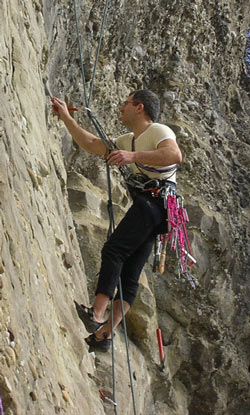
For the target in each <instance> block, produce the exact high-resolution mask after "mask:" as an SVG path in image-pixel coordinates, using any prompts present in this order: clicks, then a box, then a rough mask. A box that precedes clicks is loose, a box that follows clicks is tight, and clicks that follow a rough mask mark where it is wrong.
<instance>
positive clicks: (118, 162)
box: [107, 150, 135, 167]
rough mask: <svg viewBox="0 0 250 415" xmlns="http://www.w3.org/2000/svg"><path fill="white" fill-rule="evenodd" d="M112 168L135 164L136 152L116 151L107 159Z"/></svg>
mask: <svg viewBox="0 0 250 415" xmlns="http://www.w3.org/2000/svg"><path fill="white" fill-rule="evenodd" d="M107 160H108V163H109V164H110V165H111V166H118V167H120V166H124V164H131V163H134V162H135V152H133V151H125V150H114V151H112V152H111V153H110V154H109V155H108V157H107Z"/></svg>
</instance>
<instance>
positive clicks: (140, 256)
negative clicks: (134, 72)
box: [53, 89, 182, 352]
mask: <svg viewBox="0 0 250 415" xmlns="http://www.w3.org/2000/svg"><path fill="white" fill-rule="evenodd" d="M53 105H54V108H55V107H56V110H57V114H58V115H59V118H60V119H61V120H62V121H63V122H64V124H65V126H66V128H67V129H68V131H69V133H70V134H71V135H72V137H73V139H74V141H75V142H76V143H77V144H78V145H79V146H80V147H81V148H83V149H84V150H86V151H87V152H89V153H94V154H97V155H100V156H105V157H106V159H107V161H108V163H109V164H110V165H111V166H118V167H120V166H123V165H125V164H126V165H129V166H130V167H131V169H132V171H133V173H134V174H135V175H136V174H139V176H140V177H142V178H144V180H145V181H149V180H150V179H157V180H158V183H160V184H161V185H163V184H165V183H166V182H167V183H168V184H169V185H171V186H172V187H173V188H174V189H175V188H176V173H175V170H173V166H174V165H175V164H178V163H181V161H182V154H181V151H180V149H179V146H178V144H177V143H176V137H175V134H174V132H173V131H172V130H171V129H170V128H169V127H168V126H166V125H163V124H160V123H158V122H157V120H158V118H159V113H160V100H159V98H158V96H157V95H156V94H155V93H154V92H152V91H150V90H148V89H143V90H137V91H133V92H131V93H130V95H129V96H128V97H127V98H126V100H125V102H124V103H123V104H122V105H121V107H120V118H121V121H122V123H123V124H124V126H126V127H127V128H128V130H129V131H130V132H129V133H127V134H124V135H121V136H119V137H118V138H117V139H114V142H115V144H116V147H117V149H115V150H114V151H111V152H110V153H109V152H108V151H107V147H106V145H105V144H104V142H103V141H102V140H101V139H100V138H99V137H97V136H95V135H94V134H92V133H90V132H88V131H86V130H85V129H83V128H82V127H81V126H79V124H78V123H77V122H76V121H75V120H74V119H73V118H72V117H71V115H70V113H69V111H68V108H67V105H66V103H65V102H64V101H61V100H60V99H58V98H54V99H53ZM132 142H133V146H132ZM144 167H145V169H146V168H147V167H148V168H149V169H150V168H151V169H152V171H147V170H143V169H144ZM132 198H133V204H132V206H131V207H130V208H129V210H128V211H127V213H126V214H125V216H124V218H123V219H122V220H121V222H120V223H119V224H118V226H117V227H116V229H115V230H114V232H113V233H112V234H111V236H110V238H109V239H108V240H107V241H106V243H105V244H104V246H103V249H102V255H101V268H100V274H99V279H98V283H97V288H96V292H95V295H96V296H95V301H94V304H93V306H92V307H86V306H84V305H80V304H78V303H77V302H75V305H76V309H77V312H78V315H79V317H80V319H81V320H82V321H83V323H84V325H85V327H86V330H87V331H88V332H89V333H91V335H89V337H87V338H86V339H85V341H86V343H87V344H88V345H89V351H92V350H97V351H102V352H106V351H108V349H109V348H110V345H111V341H112V340H111V337H112V335H111V316H109V317H108V320H106V321H104V316H105V311H106V308H107V306H108V304H109V301H110V300H111V299H112V298H113V296H114V294H115V298H114V303H113V329H114V330H115V329H116V327H117V326H118V325H119V323H120V322H121V320H122V309H121V300H120V292H119V284H118V282H119V277H120V278H121V286H122V297H123V308H124V313H125V314H126V313H127V312H128V310H129V309H130V307H131V305H132V304H133V302H134V300H135V298H136V293H137V289H138V281H139V277H140V274H141V271H142V268H143V266H144V264H145V263H146V261H147V259H148V257H149V255H150V253H151V250H152V247H153V244H154V240H155V236H156V235H157V233H166V223H167V222H166V210H165V209H164V206H163V199H162V200H160V198H157V197H153V196H152V193H151V192H146V191H145V192H143V191H141V190H139V191H138V190H135V191H133V193H132ZM163 228H164V229H165V232H163V231H162V229H163ZM116 289H117V292H116ZM115 292H116V293H115Z"/></svg>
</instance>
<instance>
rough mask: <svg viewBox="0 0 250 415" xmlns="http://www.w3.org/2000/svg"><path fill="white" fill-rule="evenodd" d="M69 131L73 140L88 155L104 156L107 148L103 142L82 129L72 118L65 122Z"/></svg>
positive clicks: (65, 119)
mask: <svg viewBox="0 0 250 415" xmlns="http://www.w3.org/2000/svg"><path fill="white" fill-rule="evenodd" d="M63 122H64V124H65V126H66V128H67V130H68V131H69V133H70V134H71V135H72V138H73V140H74V141H75V142H76V143H77V144H78V145H79V146H80V147H81V148H83V149H84V150H86V151H87V152H88V153H94V154H99V155H104V154H105V152H106V146H105V144H104V143H103V142H102V140H101V139H100V138H98V137H96V136H95V135H94V134H92V133H90V132H89V131H87V130H84V129H83V128H82V127H80V126H79V125H78V124H77V122H76V121H75V120H74V118H72V117H71V116H68V117H65V118H64V120H63Z"/></svg>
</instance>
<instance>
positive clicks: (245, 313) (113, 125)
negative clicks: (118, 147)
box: [0, 0, 250, 415]
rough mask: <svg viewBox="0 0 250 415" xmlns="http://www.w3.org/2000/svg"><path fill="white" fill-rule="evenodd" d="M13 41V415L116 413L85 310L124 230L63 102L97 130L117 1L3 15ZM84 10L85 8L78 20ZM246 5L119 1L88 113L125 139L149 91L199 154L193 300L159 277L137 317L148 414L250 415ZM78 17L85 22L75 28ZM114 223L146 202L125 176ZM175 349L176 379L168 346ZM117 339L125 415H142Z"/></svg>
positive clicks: (140, 390)
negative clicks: (132, 107)
mask: <svg viewBox="0 0 250 415" xmlns="http://www.w3.org/2000/svg"><path fill="white" fill-rule="evenodd" d="M0 3H1V17H0V19H1V20H0V21H1V29H0V30H1V36H0V47H1V56H0V87H1V95H0V104H1V107H0V220H1V233H0V247H1V256H0V305H1V307H0V334H1V341H0V394H1V396H2V399H3V406H4V410H5V414H6V415H24V414H25V415H29V414H32V415H38V414H39V415H40V414H46V415H50V414H51V415H52V414H57V413H58V414H60V413H61V414H62V413H67V414H74V415H79V414H81V415H89V414H95V415H101V414H112V413H114V408H113V405H111V404H110V403H109V402H108V401H102V400H101V397H100V394H99V392H98V391H99V390H103V391H104V393H105V394H106V395H107V396H109V397H111V396H112V370H111V366H112V362H111V354H110V353H108V354H106V355H101V354H89V353H88V348H87V347H86V346H85V342H84V341H83V339H84V337H86V336H87V332H86V331H85V328H84V326H83V325H82V323H81V321H80V320H79V318H78V316H77V313H76V311H75V308H74V299H75V300H77V301H78V302H80V303H83V304H86V305H89V304H91V303H92V301H93V298H94V289H95V284H96V279H97V273H98V270H99V265H100V251H101V248H102V245H103V243H104V241H105V240H106V236H107V230H108V226H109V217H108V212H107V199H108V195H107V179H106V171H105V163H104V160H103V159H102V158H98V157H96V156H93V155H89V154H86V153H85V152H84V151H83V150H80V149H79V148H78V147H77V145H75V144H73V142H72V139H71V137H70V135H69V134H68V133H67V131H66V130H65V128H64V126H63V124H62V123H61V122H60V121H59V120H58V119H57V117H56V116H54V115H53V113H52V109H51V103H50V97H49V91H51V93H52V94H53V95H55V96H58V97H60V98H62V99H65V100H66V101H67V103H68V104H69V105H74V106H77V107H79V108H81V109H82V111H79V112H78V113H77V114H75V115H74V116H75V118H76V119H77V120H78V122H80V123H81V124H82V125H83V126H84V127H85V128H87V129H89V130H91V131H92V132H94V133H95V129H94V127H93V126H92V125H91V123H90V120H89V118H88V117H87V114H86V111H85V109H84V108H85V106H87V105H86V103H85V102H84V91H83V84H82V77H81V62H80V55H79V49H78V39H77V31H76V21H75V16H78V18H79V22H78V26H79V33H80V36H81V45H82V51H83V59H84V62H83V64H84V70H85V75H86V81H87V83H86V90H87V95H88V93H89V91H90V85H91V83H90V80H91V74H92V70H93V65H94V61H95V56H96V51H97V47H98V40H99V36H100V31H101V23H102V16H103V11H104V5H105V4H104V1H101V2H94V1H92V0H86V1H85V2H82V1H81V2H80V1H79V2H77V1H76V2H75V1H69V0H65V1H61V2H56V1H55V2H51V1H49V0H43V1H42V0H31V1H23V0H9V1H6V0H2V1H1V2H0ZM75 5H76V9H75ZM249 9H250V5H249V2H248V1H247V0H240V1H237V2H235V1H232V0H229V1H228V2H226V3H225V2H223V1H221V0H218V1H217V2H214V1H211V0H208V1H202V0H192V1H191V2H185V1H182V0H180V1H178V2H176V1H171V2H170V1H168V0H165V1H163V0H156V1H154V2H152V1H150V0H145V1H144V2H139V1H137V0H132V1H128V0H123V1H114V2H110V5H109V7H108V13H107V21H106V26H105V32H104V36H103V41H102V45H101V49H100V57H99V60H98V63H97V67H96V75H95V82H94V87H93V91H92V95H91V97H90V98H91V99H90V101H89V106H91V108H92V110H93V113H95V114H96V115H98V119H99V121H100V122H101V124H102V125H103V127H104V129H105V131H106V133H107V135H108V136H109V137H112V136H117V134H120V133H122V132H123V131H124V127H123V126H122V125H121V124H120V121H119V104H120V103H121V102H122V101H123V100H124V99H125V98H126V96H127V95H128V93H130V92H131V91H132V90H134V89H140V88H143V87H147V88H149V89H152V90H154V91H155V92H156V93H157V94H158V95H159V97H160V99H161V107H162V113H161V120H160V121H161V122H163V123H166V124H168V125H169V126H170V127H171V128H172V129H173V130H174V131H175V133H176V135H177V140H178V143H179V145H180V147H181V149H182V152H183V155H184V162H183V163H182V165H181V167H180V169H179V173H178V182H179V192H180V193H181V194H182V195H183V196H184V198H185V202H186V207H187V209H188V213H189V217H190V224H189V234H190V239H191V242H192V248H193V252H194V255H195V257H196V259H197V261H198V264H197V266H195V267H194V270H193V273H194V275H195V277H196V278H197V279H198V281H199V286H198V287H197V288H196V289H195V290H193V289H192V287H191V286H190V285H189V284H188V282H187V281H183V280H182V279H181V278H178V272H177V268H176V259H175V257H174V256H173V254H171V253H168V255H167V260H166V272H165V273H164V274H163V275H162V276H159V275H155V274H154V273H153V272H152V261H151V259H150V261H149V263H148V264H147V266H146V267H145V270H144V272H143V274H142V277H141V284H140V288H139V293H138V296H137V299H136V302H135V304H134V305H133V307H132V309H131V310H130V312H129V314H128V316H127V331H128V336H129V356H130V363H131V368H132V381H133V382H132V383H133V388H134V396H135V402H136V413H137V415H139V414H143V415H198V414H199V415H222V414H223V415H236V414H237V415H249V413H250V396H249V383H250V374H249V372H250V348H249V342H250V321H249V310H250V301H249V298H250V284H249V278H248V276H249V271H250V249H249V219H250V199H249V180H250V171H249V160H250V157H249V156H250V151H249V145H250V139H249V116H250V99H249V79H250V78H249V77H248V76H247V71H246V65H245V62H244V53H245V45H246V35H247V32H248V29H249V18H248V17H249ZM75 12H76V13H75ZM111 179H112V189H113V206H114V214H115V222H116V223H118V222H119V220H120V219H121V218H122V216H123V215H124V213H125V212H126V210H127V209H128V207H129V205H130V203H131V201H130V199H129V196H128V194H127V192H126V189H125V187H124V186H123V185H122V184H121V177H120V174H119V172H118V171H116V170H115V169H112V178H111ZM158 327H160V328H161V330H162V334H163V342H164V351H165V357H166V359H165V370H164V371H161V370H160V364H159V363H160V361H159V355H158V346H157V338H156V334H155V332H156V329H157V328H158ZM125 346H126V345H125V341H124V336H123V328H122V327H121V328H120V329H119V330H118V331H117V334H116V336H115V346H114V348H115V362H116V363H115V385H116V401H117V404H118V406H117V413H119V414H122V415H130V414H133V413H134V410H133V402H132V396H131V386H130V378H129V375H128V369H127V357H126V347H125Z"/></svg>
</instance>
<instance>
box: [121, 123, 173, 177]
mask: <svg viewBox="0 0 250 415" xmlns="http://www.w3.org/2000/svg"><path fill="white" fill-rule="evenodd" d="M132 139H133V133H128V134H124V135H121V136H120V137H118V138H116V139H115V140H114V142H115V144H116V145H117V147H118V148H119V149H120V150H126V151H132ZM164 140H174V141H176V136H175V133H174V132H173V130H171V128H169V127H168V126H167V125H163V124H159V123H153V124H151V125H150V126H149V127H148V128H147V129H146V130H145V131H143V133H142V134H140V135H139V136H138V137H137V138H136V140H135V141H134V143H135V151H152V150H157V148H158V145H159V144H160V143H161V142H162V141H164ZM129 166H130V168H131V169H132V171H133V173H134V174H136V173H141V171H140V170H139V169H138V168H137V166H136V165H135V163H132V164H130V165H129ZM148 166H149V167H154V168H156V169H158V170H164V168H166V167H173V165H171V166H166V167H163V166H151V165H148ZM142 172H143V173H145V174H146V175H147V176H149V177H151V178H158V179H169V180H171V181H172V182H175V183H176V173H174V174H173V171H170V172H165V173H158V172H157V173H156V172H151V171H147V170H143V169H142Z"/></svg>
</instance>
